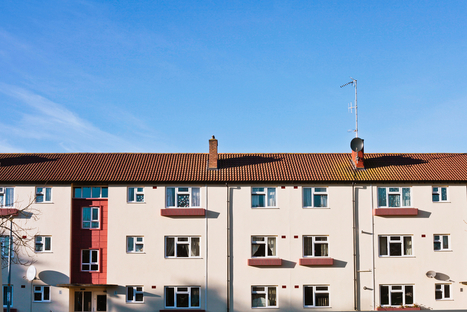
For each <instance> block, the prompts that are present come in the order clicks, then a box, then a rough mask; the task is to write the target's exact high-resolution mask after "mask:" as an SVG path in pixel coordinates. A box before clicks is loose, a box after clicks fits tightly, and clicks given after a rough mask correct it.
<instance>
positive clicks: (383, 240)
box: [379, 236, 388, 256]
mask: <svg viewBox="0 0 467 312" xmlns="http://www.w3.org/2000/svg"><path fill="white" fill-rule="evenodd" d="M379 254H380V256H387V255H388V238H387V237H385V236H381V237H380V238H379Z"/></svg>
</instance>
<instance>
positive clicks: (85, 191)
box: [83, 187, 91, 198]
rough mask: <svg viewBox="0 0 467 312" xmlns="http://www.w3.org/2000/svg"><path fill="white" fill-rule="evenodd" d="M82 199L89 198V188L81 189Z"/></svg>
mask: <svg viewBox="0 0 467 312" xmlns="http://www.w3.org/2000/svg"><path fill="white" fill-rule="evenodd" d="M83 198H91V187H83Z"/></svg>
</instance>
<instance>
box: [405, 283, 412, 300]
mask: <svg viewBox="0 0 467 312" xmlns="http://www.w3.org/2000/svg"><path fill="white" fill-rule="evenodd" d="M405 304H413V286H405Z"/></svg>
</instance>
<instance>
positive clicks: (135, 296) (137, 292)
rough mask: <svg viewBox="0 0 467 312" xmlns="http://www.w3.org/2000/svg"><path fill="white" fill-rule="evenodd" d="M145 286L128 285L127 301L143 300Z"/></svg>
mask: <svg viewBox="0 0 467 312" xmlns="http://www.w3.org/2000/svg"><path fill="white" fill-rule="evenodd" d="M143 301H144V300H143V286H127V287H126V302H134V303H136V302H143Z"/></svg>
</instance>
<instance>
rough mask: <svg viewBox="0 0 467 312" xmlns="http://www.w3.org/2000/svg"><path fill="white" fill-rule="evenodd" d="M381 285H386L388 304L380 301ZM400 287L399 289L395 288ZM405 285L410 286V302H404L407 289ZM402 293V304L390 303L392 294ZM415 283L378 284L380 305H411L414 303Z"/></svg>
mask: <svg viewBox="0 0 467 312" xmlns="http://www.w3.org/2000/svg"><path fill="white" fill-rule="evenodd" d="M382 287H388V294H389V295H388V304H383V303H382V298H381V296H382V293H383V292H382ZM396 287H397V288H399V287H401V289H395V288H396ZM406 287H412V301H413V302H412V303H406V296H407V294H406V293H407V290H406ZM394 293H402V304H394V305H391V299H392V294H394ZM414 293H415V285H379V300H380V304H381V307H400V306H413V305H414V304H415V294H414Z"/></svg>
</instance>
